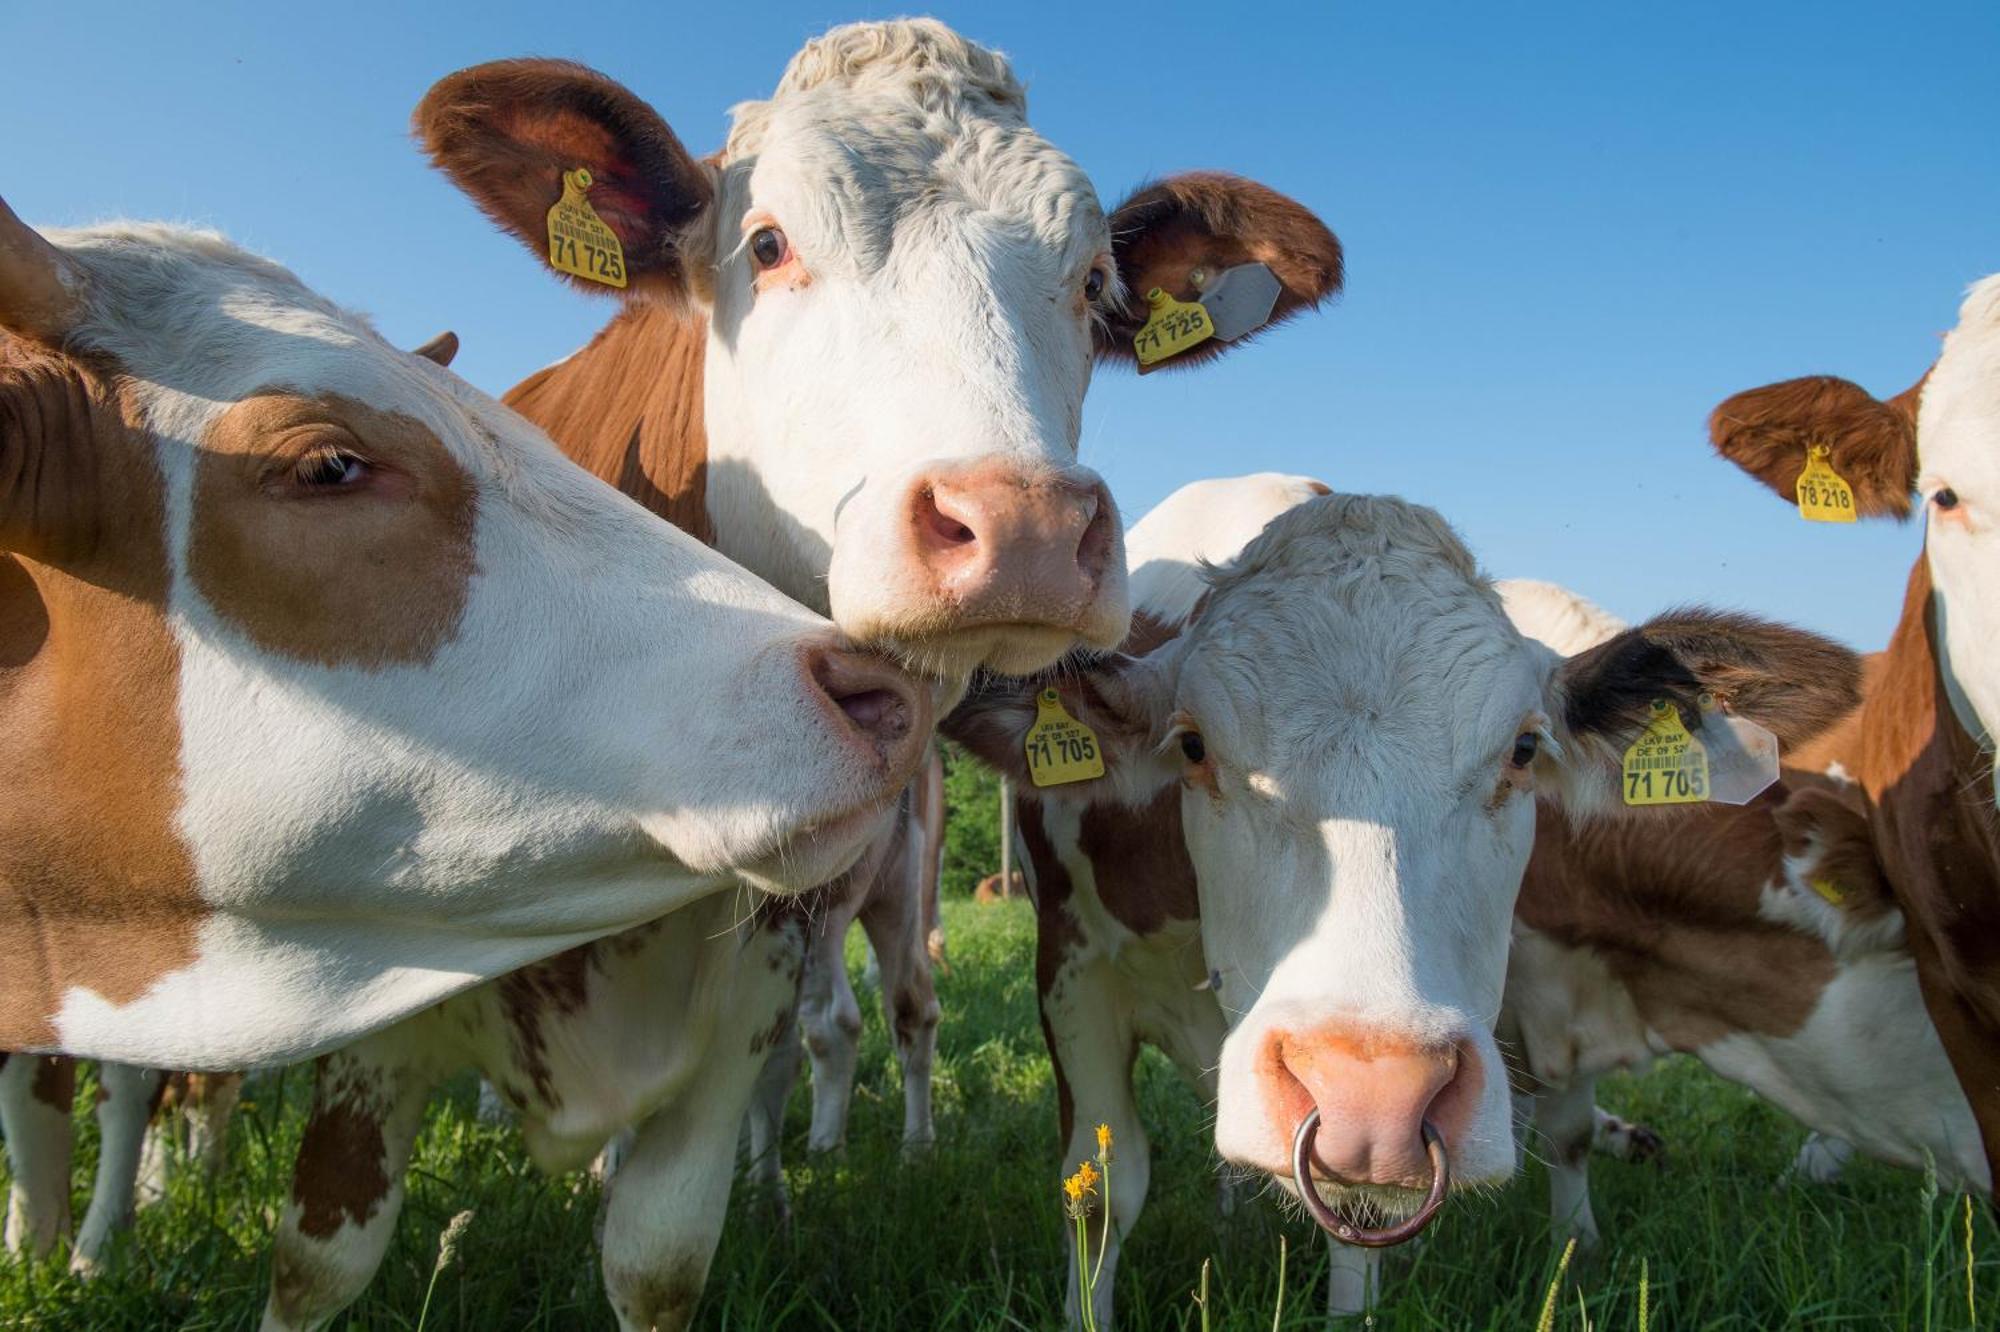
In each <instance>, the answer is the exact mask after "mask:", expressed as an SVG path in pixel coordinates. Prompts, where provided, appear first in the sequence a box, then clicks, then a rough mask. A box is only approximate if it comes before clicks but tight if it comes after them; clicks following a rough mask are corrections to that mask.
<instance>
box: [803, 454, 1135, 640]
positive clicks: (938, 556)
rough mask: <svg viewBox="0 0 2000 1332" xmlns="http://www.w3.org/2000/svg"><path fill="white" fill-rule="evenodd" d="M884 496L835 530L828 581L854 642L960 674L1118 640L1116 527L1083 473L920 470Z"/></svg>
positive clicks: (1007, 466) (1121, 612)
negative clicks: (845, 527)
mask: <svg viewBox="0 0 2000 1332" xmlns="http://www.w3.org/2000/svg"><path fill="white" fill-rule="evenodd" d="M884 498H885V501H886V503H885V505H883V506H880V507H877V508H876V509H874V510H871V511H870V512H869V513H868V514H867V515H865V516H863V515H856V518H857V521H856V523H855V524H854V527H853V529H852V530H843V531H842V532H841V533H840V536H839V539H837V540H836V542H835V549H834V553H833V560H832V564H831V568H830V572H829V579H830V588H829V594H830V595H829V600H830V603H831V609H832V611H833V618H834V621H835V623H837V624H839V625H840V626H841V627H842V628H843V629H844V630H846V631H847V632H848V633H849V634H851V635H853V636H854V637H855V638H856V639H857V640H859V641H863V642H874V643H878V644H881V645H882V646H884V647H886V648H888V649H890V650H891V651H894V652H897V653H898V654H900V655H901V656H903V657H904V658H905V659H907V660H909V661H910V662H912V663H913V664H915V665H917V666H918V667H919V668H922V669H925V670H929V671H932V672H934V673H936V674H939V675H942V676H946V677H951V676H958V677H963V676H966V675H969V674H970V673H971V672H972V671H973V670H975V669H977V668H979V667H982V666H984V667H986V668H988V669H991V670H994V671H998V672H1000V673H1002V674H1009V675H1017V674H1024V673H1026V672H1029V671H1034V670H1039V669H1041V668H1042V667H1045V666H1047V665H1049V664H1051V663H1052V662H1054V661H1055V660H1057V659H1058V658H1059V657H1061V656H1062V655H1063V654H1064V653H1066V652H1069V651H1070V650H1072V649H1074V648H1076V647H1079V646H1086V647H1093V648H1109V647H1113V646H1116V645H1117V643H1118V642H1119V641H1120V640H1121V639H1123V637H1124V636H1125V631H1126V628H1127V626H1128V623H1129V620H1130V612H1129V608H1128V606H1127V604H1126V594H1125V567H1124V566H1125V560H1124V540H1123V531H1122V527H1121V525H1120V523H1119V519H1118V510H1117V506H1116V505H1114V504H1113V503H1112V500H1111V495H1110V492H1109V491H1107V490H1106V489H1105V486H1104V483H1103V481H1101V480H1100V479H1099V478H1098V477H1097V475H1096V474H1095V473H1093V472H1090V471H1088V470H1086V469H1083V468H1078V467H1067V468H1052V467H1049V466H1047V465H1046V464H1041V463H1032V464H1031V463H1022V462H1018V461H1015V460H1011V459H996V458H989V459H983V460H980V461H976V462H971V463H951V464H943V465H937V466H931V467H926V468H922V469H919V470H918V471H917V472H916V473H915V474H914V475H911V476H908V477H907V479H905V480H904V481H902V482H901V483H900V484H899V485H898V486H897V487H896V488H894V489H893V490H891V491H890V492H889V493H888V494H887V495H886V496H885V497H884ZM884 508H886V513H885V512H884Z"/></svg>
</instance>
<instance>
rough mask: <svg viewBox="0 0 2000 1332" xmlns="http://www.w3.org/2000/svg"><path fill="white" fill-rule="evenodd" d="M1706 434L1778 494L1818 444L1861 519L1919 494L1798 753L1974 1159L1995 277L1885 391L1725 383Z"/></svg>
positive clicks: (1828, 381) (1991, 611)
mask: <svg viewBox="0 0 2000 1332" xmlns="http://www.w3.org/2000/svg"><path fill="white" fill-rule="evenodd" d="M1709 431H1710V435H1711V438H1712V439H1713V441H1714V443H1715V447H1716V449H1717V450H1718V451H1719V452H1720V453H1721V454H1722V455H1723V456H1724V457H1726V458H1728V459H1730V460H1731V461H1732V462H1735V463H1736V464H1737V465H1738V466H1740V467H1742V468H1744V469H1745V470H1746V471H1748V472H1749V473H1750V474H1751V475H1752V476H1755V477H1757V478H1758V479H1759V480H1761V481H1763V482H1764V483H1765V484H1766V485H1768V486H1770V487H1771V488H1772V489H1774V490H1776V491H1777V492H1778V493H1779V494H1780V495H1782V496H1783V497H1785V498H1786V499H1787V500H1790V499H1792V498H1793V497H1794V485H1795V482H1796V480H1797V478H1798V476H1799V474H1800V473H1801V471H1802V470H1803V469H1804V467H1805V463H1806V457H1807V449H1808V448H1809V447H1824V448H1825V449H1827V450H1828V458H1827V460H1828V461H1829V462H1830V463H1831V465H1832V467H1833V468H1834V470H1835V471H1836V472H1838V473H1839V474H1840V475H1841V476H1843V477H1844V478H1846V480H1847V481H1848V483H1849V484H1850V485H1851V487H1852V489H1853V494H1854V500H1855V504H1856V508H1857V509H1858V510H1859V512H1860V514H1861V515H1862V516H1864V517H1879V516H1892V517H1898V518H1900V517H1905V516H1907V515H1908V514H1909V512H1910V507H1911V499H1912V497H1913V496H1916V497H1919V498H1920V500H1921V506H1922V510H1923V514H1924V551H1923V554H1922V555H1921V556H1920V557H1919V558H1918V560H1917V561H1916V564H1915V566H1914V567H1913V568H1912V569H1911V570H1910V579H1909V586H1908V590H1907V592H1906V594H1905V597H1904V601H1903V610H1902V618H1901V620H1900V622H1899V623H1898V624H1897V626H1896V629H1895V632H1894V634H1893V635H1892V637H1891V639H1890V641H1889V645H1888V647H1887V649H1886V650H1885V651H1883V652H1882V653H1880V654H1878V655H1877V656H1876V657H1875V658H1874V659H1873V660H1872V661H1871V663H1870V667H1869V677H1868V686H1867V698H1866V700H1865V701H1864V703H1863V704H1862V706H1861V708H1860V709H1859V711H1858V712H1856V713H1855V715H1854V716H1853V717H1851V718H1849V719H1848V721H1847V723H1846V724H1845V725H1843V726H1842V727H1841V728H1840V729H1839V730H1838V731H1837V732H1835V733H1833V734H1830V735H1829V736H1827V737H1826V739H1825V740H1824V742H1823V743H1821V744H1819V745H1816V746H1814V748H1813V749H1812V751H1811V752H1810V753H1809V754H1806V755H1801V756H1799V759H1798V763H1799V766H1800V767H1802V768H1807V769H1812V770H1818V771H1828V770H1830V769H1831V767H1832V765H1835V764H1837V765H1838V773H1837V776H1838V777H1839V779H1840V780H1841V782H1842V783H1843V788H1842V789H1843V790H1844V791H1845V792H1846V794H1847V795H1848V796H1850V797H1851V799H1852V800H1853V802H1854V808H1855V809H1856V810H1858V811H1859V817H1861V818H1862V819H1864V820H1865V821H1866V824H1867V827H1868V833H1869V841H1870V843H1871V845H1872V848H1873V851H1874V854H1875V857H1876V859H1877V861H1878V863H1879V864H1880V867H1881V872H1882V875H1883V878H1884V880H1885V881H1886V883H1887V885H1888V890H1889V892H1890V894H1891V895H1892V896H1893V897H1894V899H1895V903H1896V906H1897V907H1898V908H1900V910H1901V914H1902V916H1903V920H1904V928H1905V930H1906V933H1907V936H1908V945H1909V949H1910V952H1911V953H1912V955H1913V956H1914V957H1915V959H1916V969H1917V977H1918V980H1919V981H1920V983H1921V985H1922V989H1923V997H1924V1004H1925V1007H1926V1008H1927V1009H1928V1010H1929V1012H1930V1016H1931V1020H1932V1021H1933V1022H1934V1023H1935V1024H1936V1027H1937V1032H1938V1036H1939V1037H1940V1039H1942V1041H1943V1042H1944V1048H1945V1051H1946V1053H1947V1054H1948V1055H1949V1056H1950V1058H1951V1062H1952V1067H1953V1069H1954V1070H1955V1071H1956V1073H1957V1075H1958V1081H1959V1084H1960V1086H1961V1087H1962V1088H1964V1090H1965V1093H1966V1096H1967V1098H1968V1099H1969V1100H1970V1101H1971V1103H1972V1112H1973V1116H1974V1118H1975V1119H1976V1120H1977V1122H1978V1125H1979V1131H1980V1135H1981V1139H1982V1142H1983V1146H1984V1151H1985V1154H1986V1159H1987V1163H1988V1169H1987V1177H1988V1178H1991V1176H1992V1173H1993V1167H1992V1163H1993V1162H1994V1160H1995V1159H1996V1153H2000V952H1996V947H1995V941H1996V940H2000V813H1996V810H1995V769H1994V750H1993V737H1994V735H1995V733H1996V730H2000V553H1996V549H1995V546H1996V542H2000V275H1996V276H1993V277H1988V278H1986V279H1984V280H1982V281H1981V282H1979V283H1977V284H1976V285H1975V286H1973V288H1972V289H1971V291H1970V292H1969V293H1968V294H1967V296H1966V297H1965V300H1964V302H1963V304H1962V305H1961V306H1960V309H1959V316H1958V324H1957V326H1956V327H1955V328H1953V329H1952V331H1951V332H1950V333H1949V334H1947V335H1946V337H1945V340H1944V346H1943V349H1942V350H1941V352H1940V353H1939V355H1938V359H1937V362H1936V364H1934V365H1933V366H1932V367H1931V369H1930V370H1929V372H1928V373H1927V374H1926V375H1925V376H1924V377H1923V378H1922V379H1921V380H1919V381H1918V383H1917V384H1915V385H1913V386H1912V387H1911V388H1909V389H1907V390H1905V391H1904V392H1902V393H1900V394H1898V395H1896V396H1895V397H1893V398H1890V399H1888V400H1886V401H1882V400H1878V399H1876V398H1875V397H1873V396H1872V395H1870V394H1869V393H1868V392H1867V391H1866V390H1864V389H1862V388H1860V387H1858V386H1856V385H1855V384H1852V383H1850V382H1848V381H1847V380H1844V379H1835V378H1832V377H1829V376H1814V377H1810V378H1806V379H1794V380H1787V381H1785V382H1783V383H1778V384H1771V385H1767V386H1765V387H1763V388H1758V389H1752V390H1749V391H1748V392H1744V393H1739V394H1737V395H1736V396H1735V397H1732V398H1730V399H1729V400H1728V401H1726V402H1724V403H1723V404H1722V405H1721V406H1719V407H1717V408H1716V409H1715V412H1714V413H1713V415H1712V416H1711V417H1710V421H1709Z"/></svg>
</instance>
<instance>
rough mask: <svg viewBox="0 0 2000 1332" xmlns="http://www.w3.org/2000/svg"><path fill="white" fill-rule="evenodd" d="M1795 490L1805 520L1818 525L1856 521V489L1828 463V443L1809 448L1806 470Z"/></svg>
mask: <svg viewBox="0 0 2000 1332" xmlns="http://www.w3.org/2000/svg"><path fill="white" fill-rule="evenodd" d="M1792 490H1793V491H1794V493H1796V494H1797V495H1798V497H1799V516H1800V517H1801V518H1809V519H1811V520H1812V521H1813V522H1816V523H1851V522H1853V521H1854V488H1853V487H1852V486H1850V485H1848V484H1847V479H1846V478H1845V477H1843V476H1842V475H1841V474H1840V473H1839V472H1836V471H1834V470H1833V464H1832V463H1829V462H1828V461H1827V460H1826V446H1825V445H1824V444H1813V445H1809V446H1808V447H1807V449H1806V469H1805V470H1804V471H1803V472H1800V473H1799V480H1798V484H1797V485H1795V486H1793V487H1792Z"/></svg>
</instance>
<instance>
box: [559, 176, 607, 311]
mask: <svg viewBox="0 0 2000 1332" xmlns="http://www.w3.org/2000/svg"><path fill="white" fill-rule="evenodd" d="M590 181H591V175H590V171H589V170H588V169H587V168H585V167H578V168H577V169H576V170H574V171H565V172H563V192H562V198H560V199H558V200H556V201H555V203H554V204H553V205H552V206H551V207H550V208H549V266H550V267H551V268H555V269H559V270H561V271H562V272H565V273H574V274H576V276H578V277H580V278H587V279H588V280H590V281H592V282H602V283H603V284H604V285H605V286H607V287H623V286H624V285H625V248H624V247H623V246H622V245H620V244H619V243H618V233H617V232H615V231H613V230H612V229H611V228H610V227H608V226H606V225H604V219H603V218H601V217H599V216H598V215H597V210H596V209H595V208H592V207H591V206H590V195H589V193H588V191H589V189H590Z"/></svg>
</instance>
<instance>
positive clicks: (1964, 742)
mask: <svg viewBox="0 0 2000 1332" xmlns="http://www.w3.org/2000/svg"><path fill="white" fill-rule="evenodd" d="M1935 612H1936V592H1935V591H1934V590H1933V588H1932V585H1931V568H1930V561H1929V560H1928V559H1927V558H1923V557H1919V558H1918V560H1917V561H1916V563H1915V565H1914V566H1913V567H1912V568H1911V570H1910V579H1909V584H1908V588H1907V590H1906V592H1905V593H1904V597H1903V613H1902V616H1901V618H1900V619H1899V620H1898V621H1897V623H1896V630H1895V633H1894V634H1893V635H1892V636H1891V637H1890V640H1889V646H1888V648H1887V649H1886V650H1885V651H1883V652H1882V653H1880V654H1879V655H1878V656H1876V657H1875V658H1874V659H1872V660H1871V661H1870V662H1869V670H1868V679H1867V683H1866V686H1865V698H1864V700H1863V702H1862V705H1861V710H1860V713H1859V714H1858V717H1857V719H1856V720H1857V725H1855V726H1853V727H1851V728H1843V732H1844V734H1843V736H1842V739H1844V740H1845V741H1846V743H1845V744H1843V745H1841V749H1842V750H1844V751H1845V752H1842V753H1839V754H1836V755H1834V757H1837V758H1839V759H1840V760H1841V762H1842V763H1843V764H1844V765H1845V766H1846V768H1847V769H1848V772H1849V775H1850V776H1852V777H1853V778H1854V780H1856V781H1857V782H1859V783H1860V784H1861V786H1862V788H1863V790H1865V791H1866V792H1867V794H1868V798H1869V799H1870V800H1871V801H1873V802H1874V803H1875V804H1876V805H1878V806H1881V807H1883V808H1885V809H1893V808H1897V807H1901V808H1903V809H1904V810H1905V811H1906V812H1908V813H1911V814H1915V813H1916V811H1915V809H1914V808H1912V807H1911V806H1912V802H1913V801H1922V802H1925V803H1926V804H1931V805H1935V804H1936V803H1937V802H1938V801H1940V800H1942V801H1946V802H1948V803H1950V804H1952V805H1955V806H1958V807H1959V810H1960V813H1961V814H1965V815H1971V816H1972V817H1970V818H1969V819H1964V820H1963V821H1964V822H1966V824H1967V826H1968V830H1969V831H1973V830H1976V831H1977V834H1978V835H1977V840H1978V841H1979V842H1980V843H1981V844H1982V845H1983V846H1984V847H1985V848H1986V849H1987V850H1988V851H1989V852H1991V851H1994V850H1996V849H2000V842H1996V839H1995V836H1994V834H1995V831H1996V830H1995V828H1994V820H1993V818H1992V763H1993V758H1992V755H1991V753H1990V752H1988V751H1986V750H1985V749H1984V748H1983V747H1982V746H1981V745H1980V743H1979V741H1978V740H1977V739H1975V738H1974V737H1973V736H1972V735H1971V734H1970V733H1969V732H1968V731H1967V730H1966V728H1965V726H1964V725H1963V724H1962V723H1961V722H1960V720H1959V716H1958V713H1957V711H1956V710H1954V709H1953V707H1952V705H1951V697H1950V686H1949V683H1948V682H1947V681H1946V679H1945V676H1944V664H1943V656H1942V654H1941V653H1940V652H1939V644H1938V631H1937V624H1936V614H1935ZM1944 812H1945V811H1944V810H1943V809H1935V810H1934V811H1933V813H1935V814H1943V813H1944ZM1923 817H1929V815H1925V816H1923Z"/></svg>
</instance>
